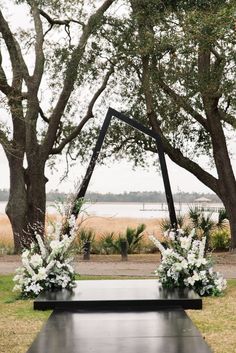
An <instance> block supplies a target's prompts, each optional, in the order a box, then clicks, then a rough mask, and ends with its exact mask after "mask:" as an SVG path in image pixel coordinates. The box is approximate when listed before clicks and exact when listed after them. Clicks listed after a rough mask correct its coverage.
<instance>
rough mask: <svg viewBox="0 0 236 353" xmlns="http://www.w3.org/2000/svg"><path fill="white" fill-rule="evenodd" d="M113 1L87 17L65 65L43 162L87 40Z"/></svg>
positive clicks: (45, 142)
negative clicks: (62, 83)
mask: <svg viewBox="0 0 236 353" xmlns="http://www.w3.org/2000/svg"><path fill="white" fill-rule="evenodd" d="M114 1H115V0H105V1H104V3H103V4H102V5H101V6H100V7H99V8H98V9H97V11H96V12H95V13H94V14H93V15H91V16H90V17H89V19H88V21H87V24H86V25H85V26H84V28H83V32H82V35H81V37H80V40H79V44H78V46H77V47H76V48H75V49H74V51H73V53H72V56H71V59H70V61H69V63H68V65H67V70H66V73H65V79H64V85H63V88H62V91H61V94H60V96H59V98H58V101H57V104H56V106H55V108H54V110H53V112H52V114H51V117H50V123H49V127H48V131H47V133H46V136H45V139H44V143H43V149H44V158H45V160H46V159H47V157H48V155H49V154H50V153H51V151H52V148H53V144H54V141H55V137H56V133H57V129H58V125H59V123H60V119H61V117H62V114H63V112H64V109H65V107H66V105H67V102H68V100H69V98H70V95H71V92H72V91H73V88H74V84H75V81H76V78H77V71H78V66H79V63H80V61H81V59H82V57H83V54H84V51H85V48H86V45H87V42H88V39H89V37H90V36H91V34H92V33H93V32H94V31H95V30H96V28H97V26H98V24H99V20H100V19H101V17H102V16H103V15H104V12H105V11H106V10H107V9H108V8H109V7H110V6H111V5H112V3H113V2H114Z"/></svg>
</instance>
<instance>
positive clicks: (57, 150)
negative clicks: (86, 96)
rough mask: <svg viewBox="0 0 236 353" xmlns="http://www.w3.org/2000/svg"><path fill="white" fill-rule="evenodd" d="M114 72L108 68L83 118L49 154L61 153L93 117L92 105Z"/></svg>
mask: <svg viewBox="0 0 236 353" xmlns="http://www.w3.org/2000/svg"><path fill="white" fill-rule="evenodd" d="M113 72H114V68H113V66H112V67H111V68H110V70H109V71H108V72H107V74H106V76H105V78H104V80H103V83H102V85H101V86H100V87H99V89H98V90H97V91H96V92H95V94H94V95H93V97H92V99H91V101H90V103H89V106H88V109H87V112H86V115H85V116H84V118H83V119H82V120H81V121H80V123H79V125H78V126H77V127H76V128H75V129H74V130H73V131H72V132H71V134H70V135H68V136H67V137H66V138H65V139H64V140H63V141H62V142H61V143H60V145H59V146H58V147H55V148H53V149H52V151H51V154H58V153H61V152H62V150H63V148H64V147H65V146H66V145H67V144H68V143H70V142H71V141H72V140H74V139H75V138H76V137H77V136H78V135H79V133H80V132H81V130H82V129H83V127H84V125H85V124H86V123H87V121H88V120H89V119H91V118H93V107H94V104H95V103H96V101H97V99H98V98H99V97H100V95H101V94H102V92H103V91H104V90H105V88H106V86H107V83H108V80H109V78H110V76H111V75H112V73H113Z"/></svg>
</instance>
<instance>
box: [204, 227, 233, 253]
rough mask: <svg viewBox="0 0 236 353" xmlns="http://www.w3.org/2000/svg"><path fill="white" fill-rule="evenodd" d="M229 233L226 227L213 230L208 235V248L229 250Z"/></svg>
mask: <svg viewBox="0 0 236 353" xmlns="http://www.w3.org/2000/svg"><path fill="white" fill-rule="evenodd" d="M230 241H231V239H230V233H229V231H228V230H227V229H220V230H215V231H214V232H212V233H211V235H210V242H209V245H210V248H211V249H212V250H223V251H225V250H229V247H230Z"/></svg>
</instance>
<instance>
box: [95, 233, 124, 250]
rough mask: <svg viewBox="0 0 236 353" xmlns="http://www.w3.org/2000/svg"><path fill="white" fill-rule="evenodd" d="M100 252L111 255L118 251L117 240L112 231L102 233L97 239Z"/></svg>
mask: <svg viewBox="0 0 236 353" xmlns="http://www.w3.org/2000/svg"><path fill="white" fill-rule="evenodd" d="M99 247H100V252H101V253H102V254H106V255H111V254H117V253H119V252H120V246H119V241H118V239H117V237H116V236H115V233H114V232H111V233H106V234H104V235H103V236H102V237H101V239H100V241H99Z"/></svg>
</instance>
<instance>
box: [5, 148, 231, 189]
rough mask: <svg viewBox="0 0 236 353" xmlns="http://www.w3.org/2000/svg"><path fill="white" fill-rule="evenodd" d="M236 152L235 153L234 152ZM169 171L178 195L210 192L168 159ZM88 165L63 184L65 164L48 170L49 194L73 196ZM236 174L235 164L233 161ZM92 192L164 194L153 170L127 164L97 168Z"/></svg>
mask: <svg viewBox="0 0 236 353" xmlns="http://www.w3.org/2000/svg"><path fill="white" fill-rule="evenodd" d="M235 152H236V151H235ZM166 161H167V167H168V171H169V177H170V182H171V187H172V191H173V192H174V193H175V192H179V191H182V192H199V193H208V192H211V190H210V189H208V188H207V187H206V186H205V185H204V184H202V183H201V182H200V181H199V180H198V179H197V178H196V177H194V176H193V175H192V174H190V173H189V172H187V171H185V170H184V169H183V168H180V167H179V166H177V165H176V164H174V163H173V162H172V161H170V159H169V158H168V157H167V158H166ZM86 168H87V164H85V165H84V166H81V165H80V164H79V163H78V165H76V166H74V167H72V168H70V170H69V174H68V178H67V179H66V180H64V181H60V179H61V178H62V176H63V173H64V170H65V164H64V165H63V163H62V162H60V163H59V167H58V171H53V172H52V171H51V170H49V169H47V170H46V173H45V174H46V176H47V178H48V179H49V182H48V183H47V191H50V190H56V189H58V190H59V191H65V192H74V191H75V190H76V187H77V186H78V185H79V184H80V183H81V181H82V178H83V176H84V174H85V171H86ZM0 170H1V177H0V189H4V188H9V168H8V164H7V160H6V157H5V156H4V152H3V151H2V149H1V148H0ZM234 170H235V172H236V163H235V159H234ZM89 190H90V191H95V192H100V193H107V192H111V193H123V192H125V191H127V192H129V191H164V186H163V180H162V177H161V175H160V173H159V172H158V171H157V170H156V169H155V168H154V167H148V168H147V169H146V170H144V169H142V168H137V169H136V170H132V164H131V163H128V162H126V161H122V162H120V163H112V164H110V165H109V166H96V168H95V170H94V173H93V176H92V179H91V181H90V185H89Z"/></svg>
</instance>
